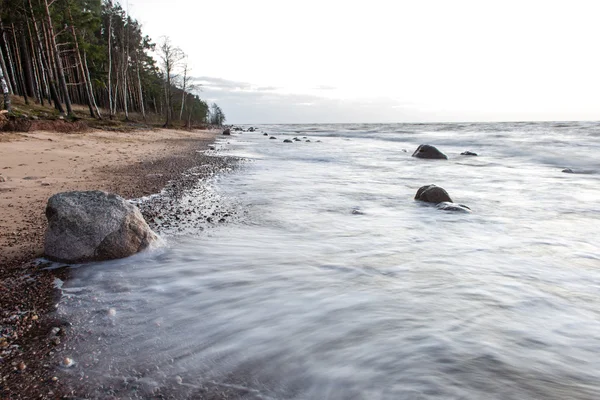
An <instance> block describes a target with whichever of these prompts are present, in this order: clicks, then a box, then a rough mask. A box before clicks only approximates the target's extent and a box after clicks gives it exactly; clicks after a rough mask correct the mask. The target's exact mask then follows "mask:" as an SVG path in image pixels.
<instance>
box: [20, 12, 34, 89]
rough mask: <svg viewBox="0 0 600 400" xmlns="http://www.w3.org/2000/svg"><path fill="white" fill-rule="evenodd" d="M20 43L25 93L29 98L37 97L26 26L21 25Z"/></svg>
mask: <svg viewBox="0 0 600 400" xmlns="http://www.w3.org/2000/svg"><path fill="white" fill-rule="evenodd" d="M19 41H20V42H21V43H20V45H21V68H22V70H23V78H24V79H23V80H24V81H25V91H26V92H27V95H28V96H29V97H32V98H34V97H36V92H37V91H36V89H35V87H34V86H35V85H34V80H33V68H32V67H31V56H30V54H29V49H28V48H27V47H28V46H27V39H26V35H25V24H23V23H21V30H20V35H19Z"/></svg>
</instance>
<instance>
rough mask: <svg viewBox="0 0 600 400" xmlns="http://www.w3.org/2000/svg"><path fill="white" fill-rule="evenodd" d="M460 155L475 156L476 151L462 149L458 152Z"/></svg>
mask: <svg viewBox="0 0 600 400" xmlns="http://www.w3.org/2000/svg"><path fill="white" fill-rule="evenodd" d="M460 155H461V156H475V157H476V156H477V153H473V152H472V151H469V150H467V151H463V152H462V153H460Z"/></svg>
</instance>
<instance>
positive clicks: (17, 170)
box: [0, 130, 216, 262]
mask: <svg viewBox="0 0 600 400" xmlns="http://www.w3.org/2000/svg"><path fill="white" fill-rule="evenodd" d="M215 133H216V132H215V131H195V132H187V131H175V130H156V131H135V132H128V133H124V132H106V131H94V132H88V133H78V134H61V133H52V132H32V133H25V134H1V133H0V176H1V178H0V262H7V261H9V260H13V259H15V258H30V257H31V256H35V255H39V254H40V252H41V247H40V244H41V238H40V235H42V234H43V231H44V229H45V226H44V224H45V219H44V218H43V216H44V215H43V213H44V209H45V204H46V201H47V200H48V198H49V197H50V196H51V195H52V194H54V193H57V192H62V191H67V190H92V189H100V190H109V191H115V192H117V193H119V194H121V195H122V196H124V197H134V196H136V195H137V196H140V195H144V194H149V192H152V190H151V189H154V190H160V187H155V188H144V189H141V190H140V191H138V192H137V193H136V190H132V189H135V187H140V181H142V180H145V179H147V178H148V176H147V175H152V174H154V175H155V176H150V178H160V177H161V176H159V175H161V171H145V172H148V173H144V171H141V173H142V174H143V175H142V176H137V177H136V176H132V177H130V178H132V179H133V180H132V181H131V182H130V184H129V185H128V184H125V185H122V184H121V182H119V179H118V178H117V177H116V175H119V174H118V173H116V172H117V171H119V170H123V169H124V168H133V169H139V168H135V167H136V166H139V165H141V164H143V163H144V162H150V163H151V162H152V161H153V160H157V159H160V158H163V157H166V156H170V155H174V154H177V153H178V152H181V151H182V150H183V148H184V147H185V148H187V147H188V146H189V145H190V142H196V141H198V142H208V141H212V140H213V139H214V136H215ZM121 175H122V174H121ZM162 175H163V176H164V175H166V174H162ZM3 180H4V181H5V182H2V181H3ZM155 180H156V179H155ZM158 181H162V180H161V179H158ZM160 183H164V182H159V185H157V186H160ZM33 243H37V246H35V245H34V247H32V244H33ZM21 256H23V257H21Z"/></svg>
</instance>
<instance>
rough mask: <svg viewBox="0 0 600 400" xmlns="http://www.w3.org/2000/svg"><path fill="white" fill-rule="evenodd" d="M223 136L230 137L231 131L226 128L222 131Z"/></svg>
mask: <svg viewBox="0 0 600 400" xmlns="http://www.w3.org/2000/svg"><path fill="white" fill-rule="evenodd" d="M223 135H231V129H229V128H227V129H225V130H224V131H223Z"/></svg>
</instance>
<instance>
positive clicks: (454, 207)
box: [415, 185, 471, 213]
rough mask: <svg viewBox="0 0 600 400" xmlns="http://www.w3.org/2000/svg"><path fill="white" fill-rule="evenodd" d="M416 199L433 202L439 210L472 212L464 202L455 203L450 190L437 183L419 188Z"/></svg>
mask: <svg viewBox="0 0 600 400" xmlns="http://www.w3.org/2000/svg"><path fill="white" fill-rule="evenodd" d="M415 200H420V201H425V202H427V203H433V204H435V205H436V207H437V208H438V209H439V210H444V211H459V212H467V213H469V212H471V209H470V208H469V207H467V206H465V205H464V204H456V203H453V202H452V199H451V198H450V195H449V194H448V192H446V191H445V190H444V189H443V188H441V187H439V186H436V185H427V186H421V187H420V188H419V190H417V194H416V195H415Z"/></svg>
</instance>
